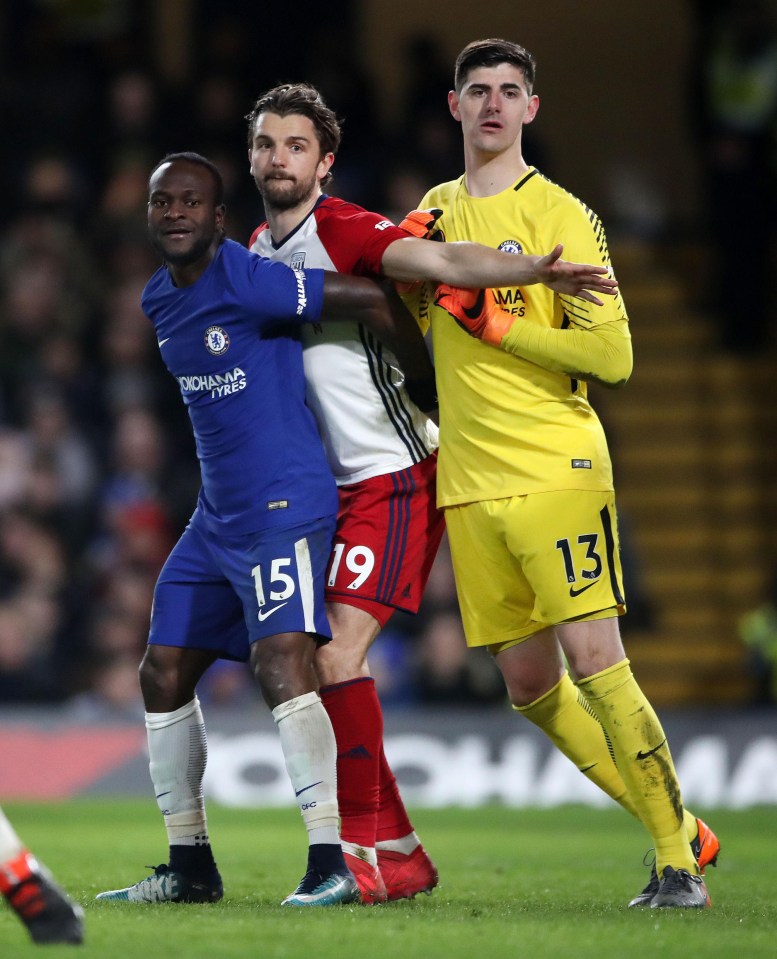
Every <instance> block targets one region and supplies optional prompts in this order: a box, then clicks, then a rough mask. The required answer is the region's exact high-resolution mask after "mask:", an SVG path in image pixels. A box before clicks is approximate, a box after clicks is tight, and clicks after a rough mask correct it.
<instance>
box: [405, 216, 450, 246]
mask: <svg viewBox="0 0 777 959" xmlns="http://www.w3.org/2000/svg"><path fill="white" fill-rule="evenodd" d="M441 216H442V210H411V212H410V213H408V215H407V216H406V217H405V219H404V220H403V221H402V222H401V223H400V224H399V229H400V230H407V232H408V233H410V234H412V235H413V236H417V237H418V238H419V239H420V240H438V241H440V242H445V234H444V233H443V232H442V230H441V229H440V228H439V227H438V226H437V221H438V220H439V219H440V217H441Z"/></svg>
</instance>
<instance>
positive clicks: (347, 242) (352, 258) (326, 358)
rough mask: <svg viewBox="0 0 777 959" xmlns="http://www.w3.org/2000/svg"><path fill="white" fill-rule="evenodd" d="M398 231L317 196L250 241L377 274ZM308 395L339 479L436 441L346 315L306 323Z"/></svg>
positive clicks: (376, 471) (321, 264) (370, 339)
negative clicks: (288, 225) (290, 226)
mask: <svg viewBox="0 0 777 959" xmlns="http://www.w3.org/2000/svg"><path fill="white" fill-rule="evenodd" d="M406 236H407V233H405V232H404V230H400V229H399V227H396V226H394V224H393V223H391V222H390V221H389V220H386V219H385V218H384V217H381V216H379V215H378V214H376V213H370V212H368V211H367V210H364V209H362V207H359V206H356V205H355V204H353V203H347V202H345V201H344V200H341V199H339V198H337V197H331V196H323V197H321V199H320V200H319V202H318V203H317V204H316V206H315V207H314V209H313V210H312V211H311V212H310V214H309V215H308V216H307V217H306V218H305V220H303V222H302V223H300V225H299V226H298V227H297V228H296V229H295V230H293V231H292V232H291V233H290V234H289V235H288V236H286V237H284V238H283V239H282V240H281V241H280V242H278V243H275V242H274V241H273V238H272V234H271V233H270V230H269V228H268V226H267V224H266V223H264V224H262V225H261V226H260V227H259V228H258V229H257V230H256V231H255V232H254V234H253V236H252V237H251V242H250V244H249V245H250V248H251V250H253V251H254V252H255V253H259V254H260V255H261V256H265V257H268V258H269V259H271V260H280V261H281V262H283V263H286V264H288V265H289V266H291V267H293V268H295V269H300V270H301V269H310V268H313V267H316V268H320V269H324V270H333V271H336V272H338V273H350V274H354V275H356V276H379V275H381V260H382V257H383V253H384V251H385V250H386V247H388V246H389V245H390V244H391V243H393V242H394V240H397V239H402V238H404V237H406ZM301 335H302V338H303V340H302V341H303V346H304V353H303V357H304V363H305V377H306V380H307V402H308V405H309V406H310V408H311V409H312V410H313V413H314V415H315V417H316V420H317V422H318V428H319V430H320V432H321V437H322V439H323V441H324V447H325V449H326V454H327V458H328V460H329V465H330V467H331V469H332V472H333V473H334V476H335V480H336V481H337V484H338V485H339V486H343V485H347V484H350V483H358V482H360V481H361V480H365V479H369V478H370V477H372V476H381V475H383V474H384V473H393V472H396V471H397V470H402V469H405V468H407V467H408V466H411V465H412V464H414V463H419V462H421V460H424V459H425V458H426V457H427V456H429V455H430V454H431V453H432V452H433V451H434V450H435V449H436V448H437V427H436V425H435V424H434V423H433V422H432V421H431V420H430V419H429V417H428V416H426V414H425V413H422V412H421V410H419V409H418V407H417V406H415V404H414V403H412V402H411V400H410V398H409V397H408V395H407V392H406V390H405V388H404V385H403V383H404V376H403V374H402V372H401V371H400V369H399V367H398V364H397V361H396V359H395V357H394V355H393V354H392V353H391V352H390V351H389V350H388V349H386V348H385V347H384V346H383V345H382V344H381V343H380V341H379V340H378V339H377V338H376V337H375V336H373V335H372V333H370V331H369V330H368V329H367V328H366V327H364V326H362V324H360V323H355V322H352V321H345V320H344V321H329V322H325V323H323V324H319V323H317V324H314V325H312V326H310V325H307V324H306V326H305V328H304V329H303V330H302V331H301Z"/></svg>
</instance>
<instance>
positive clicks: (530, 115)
mask: <svg viewBox="0 0 777 959" xmlns="http://www.w3.org/2000/svg"><path fill="white" fill-rule="evenodd" d="M539 108H540V98H539V97H538V96H536V95H535V94H532V96H530V97H529V103H528V105H527V107H526V115H525V116H524V118H523V122H524V123H531V122H532V120H533V119H534V118H535V117H536V116H537V111H538V110H539Z"/></svg>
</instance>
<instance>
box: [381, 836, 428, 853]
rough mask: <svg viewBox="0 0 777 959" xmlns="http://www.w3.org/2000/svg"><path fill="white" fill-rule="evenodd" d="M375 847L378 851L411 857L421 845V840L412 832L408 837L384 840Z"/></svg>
mask: <svg viewBox="0 0 777 959" xmlns="http://www.w3.org/2000/svg"><path fill="white" fill-rule="evenodd" d="M375 845H376V846H377V848H378V849H387V850H389V851H391V852H401V853H404V854H405V855H406V856H409V855H410V853H411V852H412V851H413V850H414V849H416V848H417V847H418V846H420V845H421V840H420V839H419V838H418V836H417V835H416V834H415V833H414V832H410V833H408V834H407V835H406V836H402V838H401V839H384V840H383V841H382V842H379V843H376V844H375Z"/></svg>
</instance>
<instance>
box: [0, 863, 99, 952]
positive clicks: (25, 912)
mask: <svg viewBox="0 0 777 959" xmlns="http://www.w3.org/2000/svg"><path fill="white" fill-rule="evenodd" d="M31 858H32V857H30V859H31ZM5 898H6V900H7V901H8V905H9V906H10V907H11V908H12V909H13V911H14V912H15V913H16V915H17V916H18V917H19V918H20V919H21V921H22V922H23V923H24V925H25V926H26V927H27V930H28V931H29V933H30V936H31V937H32V940H33V942H37V943H40V944H44V943H51V944H53V943H67V944H70V945H74V946H77V945H80V944H81V943H82V942H83V941H84V910H83V909H82V908H81V907H80V906H78V905H76V904H75V903H74V902H71V901H70V899H68V897H67V896H66V895H65V893H64V892H63V891H62V890H61V889H60V888H59V886H58V885H57V884H56V883H55V882H54V880H53V878H52V877H51V875H50V874H49V872H48V870H46V869H45V867H43V866H41V865H40V863H37V862H35V863H34V864H33V863H31V873H30V875H29V876H28V877H27V878H26V879H22V880H21V881H20V882H18V883H16V885H15V886H13V888H12V889H11V890H10V891H9V892H8V893H6V896H5Z"/></svg>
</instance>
